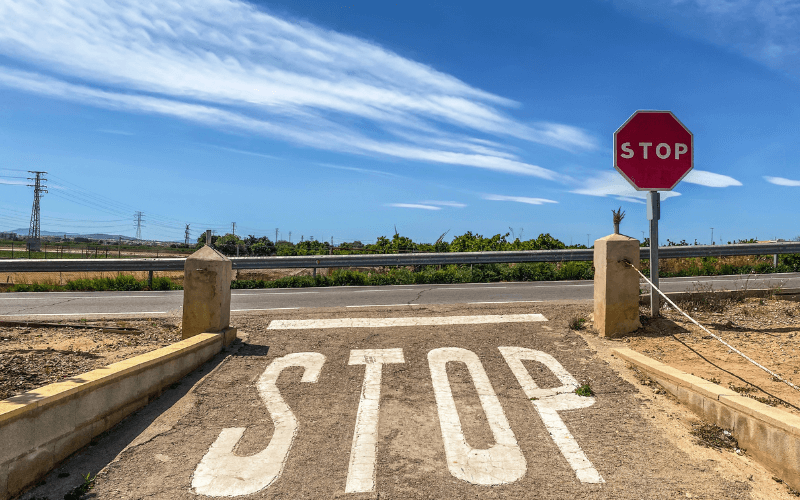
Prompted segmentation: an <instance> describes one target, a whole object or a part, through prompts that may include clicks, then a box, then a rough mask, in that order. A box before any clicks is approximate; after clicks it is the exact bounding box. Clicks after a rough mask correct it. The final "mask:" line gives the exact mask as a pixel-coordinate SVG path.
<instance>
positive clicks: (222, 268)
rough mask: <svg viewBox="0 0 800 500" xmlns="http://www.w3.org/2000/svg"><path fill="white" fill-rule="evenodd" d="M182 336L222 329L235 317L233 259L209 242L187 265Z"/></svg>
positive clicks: (184, 280)
mask: <svg viewBox="0 0 800 500" xmlns="http://www.w3.org/2000/svg"><path fill="white" fill-rule="evenodd" d="M183 272H184V278H183V324H182V327H183V328H182V330H183V333H182V338H184V339H187V338H189V337H192V336H194V335H197V334H199V333H203V332H221V331H223V330H224V329H226V328H228V326H229V323H230V319H231V278H232V276H233V269H232V266H231V261H230V260H229V259H228V258H226V257H225V256H224V255H222V254H221V253H219V252H218V251H216V250H214V249H213V248H211V247H210V246H208V245H206V246H204V247H203V248H201V249H200V250H198V251H196V252H195V253H193V254H192V255H190V256H189V258H187V259H186V263H185V264H184V267H183Z"/></svg>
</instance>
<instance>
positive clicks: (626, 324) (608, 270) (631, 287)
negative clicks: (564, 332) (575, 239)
mask: <svg viewBox="0 0 800 500" xmlns="http://www.w3.org/2000/svg"><path fill="white" fill-rule="evenodd" d="M623 259H627V260H628V261H629V262H630V263H631V264H633V265H634V266H637V267H638V266H639V240H637V239H634V238H631V237H629V236H625V235H622V234H612V235H609V236H605V237H603V238H600V239H599V240H596V241H595V242H594V326H595V328H596V329H597V332H598V333H599V334H600V336H601V337H618V336H621V335H625V334H626V333H630V332H632V331H634V330H636V329H638V328H640V327H641V326H642V325H641V323H640V322H639V274H638V273H637V272H636V271H634V270H633V269H631V268H630V267H629V266H628V265H626V264H624V263H622V262H620V261H622V260H623Z"/></svg>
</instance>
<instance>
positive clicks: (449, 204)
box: [420, 200, 467, 208]
mask: <svg viewBox="0 0 800 500" xmlns="http://www.w3.org/2000/svg"><path fill="white" fill-rule="evenodd" d="M420 203H424V204H425V205H438V206H441V207H453V208H464V207H466V206H467V205H466V204H465V203H459V202H457V201H436V200H433V201H422V202H420Z"/></svg>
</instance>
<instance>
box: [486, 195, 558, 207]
mask: <svg viewBox="0 0 800 500" xmlns="http://www.w3.org/2000/svg"><path fill="white" fill-rule="evenodd" d="M483 199H484V200H492V201H515V202H517V203H527V204H528V205H543V204H545V203H558V202H557V201H553V200H548V199H546V198H528V197H526V196H505V195H502V194H485V195H483Z"/></svg>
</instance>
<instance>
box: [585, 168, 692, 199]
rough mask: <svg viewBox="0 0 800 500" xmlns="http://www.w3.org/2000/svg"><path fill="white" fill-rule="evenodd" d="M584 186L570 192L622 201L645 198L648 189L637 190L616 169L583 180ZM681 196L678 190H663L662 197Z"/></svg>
mask: <svg viewBox="0 0 800 500" xmlns="http://www.w3.org/2000/svg"><path fill="white" fill-rule="evenodd" d="M582 184H583V185H582V186H581V187H579V188H577V189H573V190H571V191H570V192H571V193H575V194H585V195H589V196H613V197H615V198H617V199H618V200H620V201H631V200H644V199H646V198H647V191H637V190H635V189H634V188H633V186H631V185H630V184H629V183H628V181H626V180H625V178H624V177H622V176H621V175H620V174H619V173H618V172H617V171H616V170H614V171H610V172H609V171H604V172H598V173H597V175H595V176H593V177H587V178H586V179H585V180H583V181H582ZM673 196H680V193H678V192H676V191H662V192H661V198H662V199H666V198H672V197H673Z"/></svg>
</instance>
